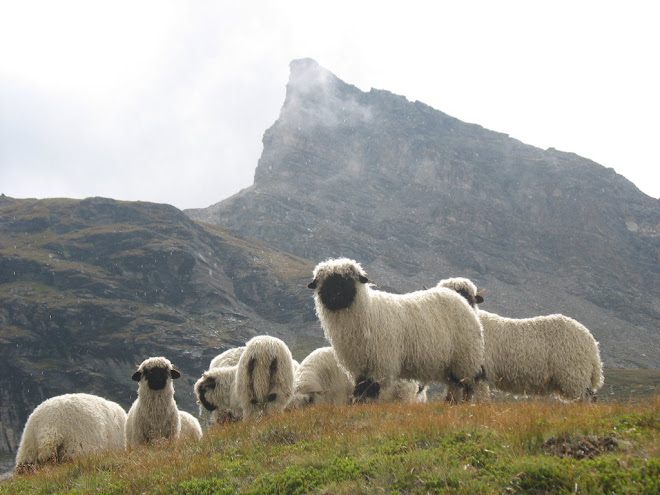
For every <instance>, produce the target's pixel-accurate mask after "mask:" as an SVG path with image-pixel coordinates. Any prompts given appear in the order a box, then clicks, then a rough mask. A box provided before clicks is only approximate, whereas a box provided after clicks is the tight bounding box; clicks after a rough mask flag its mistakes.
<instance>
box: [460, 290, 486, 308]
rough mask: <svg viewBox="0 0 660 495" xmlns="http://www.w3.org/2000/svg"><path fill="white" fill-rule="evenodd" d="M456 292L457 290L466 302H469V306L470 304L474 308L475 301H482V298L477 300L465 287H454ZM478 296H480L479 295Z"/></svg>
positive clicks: (475, 305)
mask: <svg viewBox="0 0 660 495" xmlns="http://www.w3.org/2000/svg"><path fill="white" fill-rule="evenodd" d="M456 292H458V293H459V294H460V295H461V296H463V298H464V299H465V300H466V301H467V302H468V304H469V305H470V306H472V307H473V308H476V307H477V303H478V302H482V301H483V298H482V299H481V301H477V298H476V297H475V296H473V295H472V294H470V293H469V292H468V291H467V290H466V289H456ZM479 297H481V296H479Z"/></svg>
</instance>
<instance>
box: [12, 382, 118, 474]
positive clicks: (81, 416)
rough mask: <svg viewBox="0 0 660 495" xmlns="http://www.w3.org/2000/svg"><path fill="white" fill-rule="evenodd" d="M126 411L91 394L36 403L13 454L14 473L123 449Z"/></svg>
mask: <svg viewBox="0 0 660 495" xmlns="http://www.w3.org/2000/svg"><path fill="white" fill-rule="evenodd" d="M125 424H126V411H124V409H123V408H122V407H121V406H120V405H119V404H117V403H115V402H112V401H109V400H106V399H104V398H102V397H98V396H96V395H91V394H82V393H77V394H65V395H59V396H56V397H51V398H50V399H47V400H45V401H44V402H42V403H41V404H39V405H38V406H37V407H36V408H35V410H34V411H32V414H30V417H29V418H28V420H27V422H26V424H25V429H24V430H23V435H22V437H21V442H20V445H19V447H18V452H17V454H16V472H17V473H22V472H27V471H31V470H32V469H33V468H34V467H35V466H36V465H40V464H44V463H46V462H48V461H52V462H61V461H67V460H73V459H77V458H80V457H81V456H84V455H89V454H92V453H99V452H103V451H121V450H124V448H125V439H124V428H125Z"/></svg>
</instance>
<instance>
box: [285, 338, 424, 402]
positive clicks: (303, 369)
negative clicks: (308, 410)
mask: <svg viewBox="0 0 660 495" xmlns="http://www.w3.org/2000/svg"><path fill="white" fill-rule="evenodd" d="M294 385H295V387H294V398H293V400H292V401H291V403H290V404H289V407H299V406H304V405H308V404H338V405H345V404H350V403H351V402H354V401H358V402H359V401H361V400H362V399H363V398H364V397H362V396H365V397H366V396H368V395H369V394H368V391H367V389H368V388H369V387H365V389H364V390H362V389H358V392H357V397H353V395H354V390H355V388H356V387H355V381H354V380H353V378H351V376H350V375H349V374H348V373H347V372H346V371H345V370H344V369H343V368H342V367H341V366H339V363H338V362H337V356H336V355H335V351H334V349H333V348H332V347H321V348H320V349H316V350H315V351H313V352H311V353H310V354H309V356H307V357H306V358H305V359H303V362H302V363H300V367H299V368H298V370H297V371H296V373H295V375H294ZM370 385H371V386H375V384H373V382H372V383H371V384H370ZM378 387H379V388H380V385H378ZM373 398H375V397H373ZM378 399H379V400H383V401H401V402H426V387H420V386H419V384H418V383H417V382H416V381H413V380H396V381H394V382H393V383H392V385H391V386H389V387H386V388H384V389H383V390H381V391H380V394H379V395H378Z"/></svg>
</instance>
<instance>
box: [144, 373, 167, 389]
mask: <svg viewBox="0 0 660 495" xmlns="http://www.w3.org/2000/svg"><path fill="white" fill-rule="evenodd" d="M144 375H145V377H146V379H147V383H148V384H149V388H150V389H151V390H163V389H164V388H165V385H167V379H168V378H169V377H170V370H168V369H167V368H149V369H146V370H144Z"/></svg>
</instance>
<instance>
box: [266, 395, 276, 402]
mask: <svg viewBox="0 0 660 495" xmlns="http://www.w3.org/2000/svg"><path fill="white" fill-rule="evenodd" d="M275 399H277V394H270V395H269V396H268V402H274V401H275Z"/></svg>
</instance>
